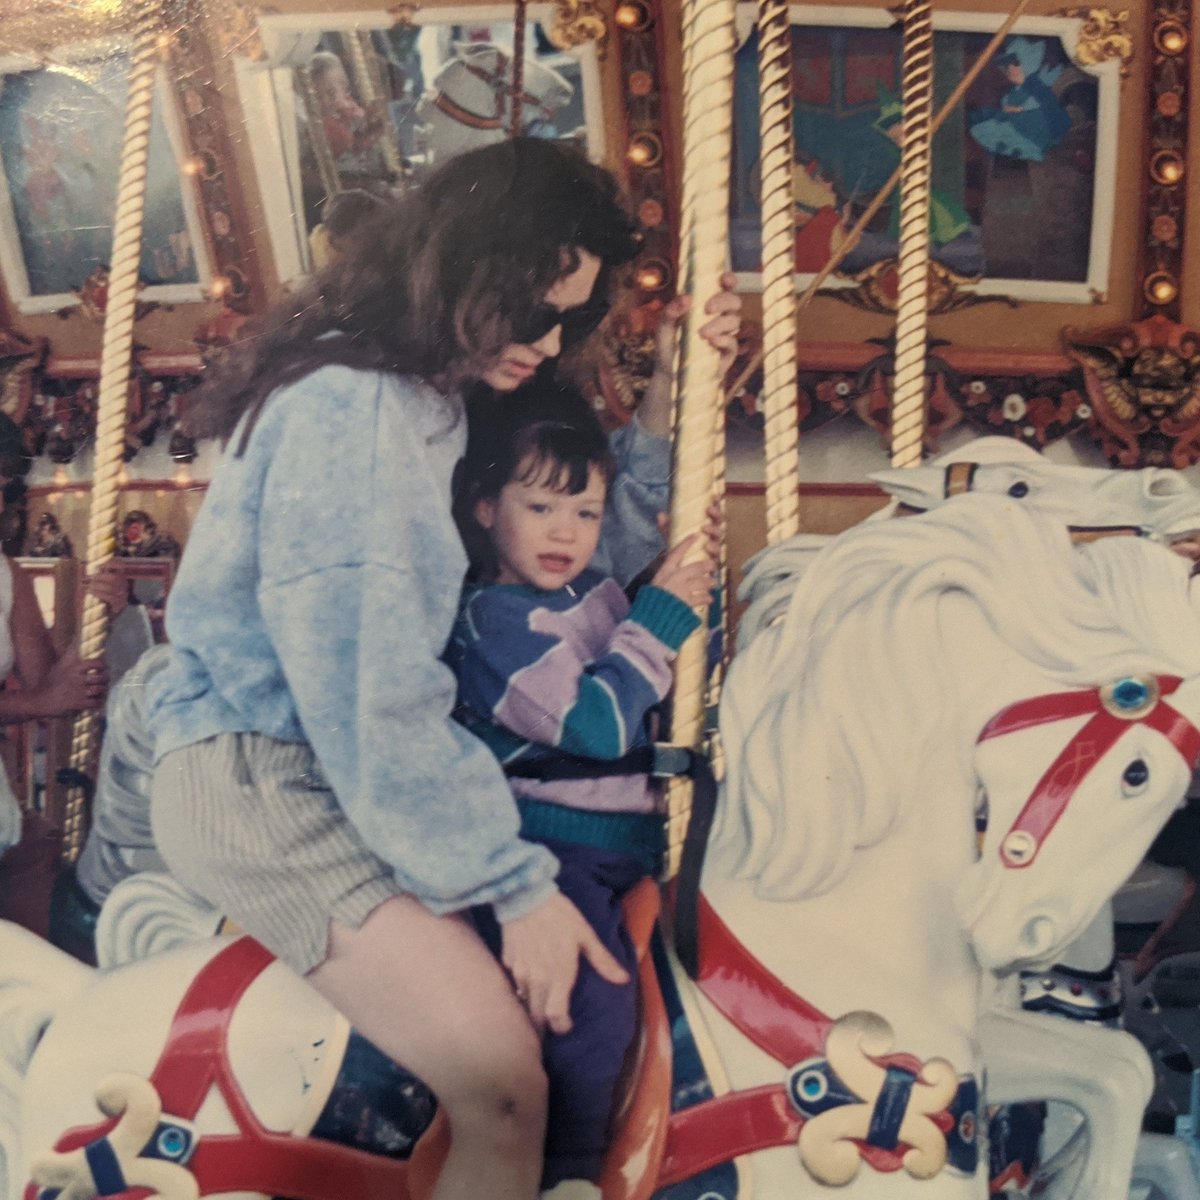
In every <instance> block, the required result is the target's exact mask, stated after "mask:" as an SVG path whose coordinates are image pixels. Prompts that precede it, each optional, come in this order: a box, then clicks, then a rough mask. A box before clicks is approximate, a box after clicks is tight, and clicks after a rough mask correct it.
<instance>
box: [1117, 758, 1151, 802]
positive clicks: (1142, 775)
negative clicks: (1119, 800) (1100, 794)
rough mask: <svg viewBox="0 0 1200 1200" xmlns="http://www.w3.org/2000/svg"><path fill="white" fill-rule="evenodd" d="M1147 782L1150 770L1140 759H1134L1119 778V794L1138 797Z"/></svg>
mask: <svg viewBox="0 0 1200 1200" xmlns="http://www.w3.org/2000/svg"><path fill="white" fill-rule="evenodd" d="M1149 782H1150V768H1149V767H1148V766H1146V764H1145V763H1144V762H1143V761H1142V760H1141V759H1140V758H1135V759H1134V760H1133V762H1131V763H1130V764H1129V766H1127V767H1126V768H1125V771H1124V774H1122V776H1121V792H1122V794H1124V795H1126V796H1137V795H1140V794H1141V793H1142V792H1144V791H1145V790H1146V785H1147V784H1148V783H1149Z"/></svg>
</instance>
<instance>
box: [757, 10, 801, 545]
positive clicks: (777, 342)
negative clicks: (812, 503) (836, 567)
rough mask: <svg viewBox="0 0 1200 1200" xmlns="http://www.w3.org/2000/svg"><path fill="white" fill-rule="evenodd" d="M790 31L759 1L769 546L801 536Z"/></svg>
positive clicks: (783, 15)
mask: <svg viewBox="0 0 1200 1200" xmlns="http://www.w3.org/2000/svg"><path fill="white" fill-rule="evenodd" d="M791 67H792V25H791V20H790V19H789V15H788V5H787V0H759V3H758V111H759V129H760V134H759V138H760V144H761V146H762V153H761V156H760V159H759V172H760V175H761V177H762V188H761V191H762V263H763V300H762V303H763V392H762V410H763V418H764V431H763V437H764V442H765V447H764V449H765V451H766V485H767V486H766V497H767V542H768V544H769V545H774V544H775V543H776V542H781V541H783V540H784V538H789V537H792V536H793V535H795V534H797V533H799V532H800V493H799V487H798V485H799V482H800V426H799V421H798V419H797V417H798V409H797V403H796V401H797V396H796V313H797V307H796V216H795V203H794V199H793V196H794V187H793V181H792V173H793V171H794V170H795V156H794V151H793V143H794V140H795V134H794V131H793V127H792V70H791Z"/></svg>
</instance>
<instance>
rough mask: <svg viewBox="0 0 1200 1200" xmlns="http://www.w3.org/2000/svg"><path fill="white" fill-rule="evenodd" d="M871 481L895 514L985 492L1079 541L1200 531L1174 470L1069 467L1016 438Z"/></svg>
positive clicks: (1198, 505)
mask: <svg viewBox="0 0 1200 1200" xmlns="http://www.w3.org/2000/svg"><path fill="white" fill-rule="evenodd" d="M870 478H871V479H872V480H873V481H874V482H875V483H877V484H879V486H880V487H882V488H883V490H884V491H885V492H887V493H888V495H890V496H892V497H893V498H894V499H895V500H896V501H897V502H898V507H899V511H900V512H913V511H919V512H926V511H928V510H929V509H931V508H936V507H937V506H938V505H939V504H943V503H944V502H945V501H947V500H950V499H952V498H953V497H955V496H958V495H962V494H963V493H965V492H982V493H985V494H987V495H992V496H1004V497H1007V498H1008V499H1009V500H1011V501H1013V502H1014V504H1017V505H1020V506H1022V507H1027V508H1036V509H1037V510H1038V511H1040V512H1044V513H1047V514H1048V515H1051V516H1056V517H1057V518H1058V519H1059V520H1061V521H1062V523H1063V524H1064V525H1066V526H1067V527H1068V528H1069V529H1070V530H1071V531H1072V534H1073V535H1074V537H1075V538H1076V540H1086V539H1087V538H1089V537H1091V536H1098V535H1100V534H1102V533H1103V532H1108V531H1114V530H1118V531H1126V532H1129V533H1137V534H1141V535H1142V536H1149V537H1154V538H1157V539H1159V540H1161V541H1166V542H1170V541H1173V540H1175V539H1176V538H1182V537H1184V536H1185V535H1186V534H1189V533H1192V532H1194V531H1195V530H1197V529H1200V491H1197V489H1196V488H1194V487H1193V486H1192V485H1191V484H1190V483H1188V481H1187V480H1186V479H1184V478H1183V476H1182V475H1180V473H1179V472H1178V471H1172V470H1168V469H1167V468H1165V467H1145V468H1143V469H1141V470H1138V471H1111V470H1107V469H1104V468H1100V467H1076V466H1068V465H1064V464H1061V463H1055V462H1051V461H1049V460H1048V459H1045V458H1043V457H1042V456H1041V455H1040V454H1038V453H1037V452H1036V451H1034V450H1032V449H1030V447H1028V446H1026V445H1025V444H1024V443H1022V442H1018V441H1016V440H1015V439H1014V438H1007V437H983V438H976V439H975V440H974V441H971V442H968V443H967V444H966V445H965V446H963V447H961V448H960V449H958V450H954V451H952V452H950V453H948V454H945V455H943V456H942V457H941V458H938V459H935V460H934V461H933V462H931V463H930V464H928V465H927V466H921V467H911V468H909V467H905V468H894V469H891V470H887V471H876V472H874V473H873V474H872V475H871V476H870Z"/></svg>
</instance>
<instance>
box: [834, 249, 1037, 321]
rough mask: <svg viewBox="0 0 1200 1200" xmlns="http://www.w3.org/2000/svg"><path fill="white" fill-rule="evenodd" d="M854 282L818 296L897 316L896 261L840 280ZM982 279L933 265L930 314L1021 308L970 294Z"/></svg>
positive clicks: (883, 262)
mask: <svg viewBox="0 0 1200 1200" xmlns="http://www.w3.org/2000/svg"><path fill="white" fill-rule="evenodd" d="M840 277H841V278H844V279H850V280H852V281H853V282H854V287H836V288H833V287H830V288H822V289H821V290H820V292H818V295H821V296H830V297H832V298H833V299H834V300H840V301H842V303H844V304H850V305H852V306H853V307H855V308H861V309H865V310H866V311H867V312H876V313H894V312H895V311H896V300H897V288H898V283H899V274H898V271H897V265H896V259H894V258H888V259H881V260H880V261H879V262H877V263H872V264H871V266H869V267H867V269H866V270H864V271H860V272H859V273H858V274H857V275H844V276H840ZM979 280H980V276H974V277H971V276H967V275H959V274H958V273H957V272H956V271H952V270H950V268H949V267H945V266H943V265H942V264H941V263H939V262H933V261H931V262H930V264H929V283H928V288H929V313H930V315H931V316H936V315H939V314H941V313H949V312H957V311H958V310H959V309H962V308H972V307H974V306H975V305H977V304H1007V305H1008V306H1009V307H1010V308H1019V307H1020V303H1021V302H1020V301H1019V300H1014V299H1013V298H1012V297H1011V296H992V295H987V294H980V293H977V292H969V291H967V290H965V285H967V284H972V283H978V282H979Z"/></svg>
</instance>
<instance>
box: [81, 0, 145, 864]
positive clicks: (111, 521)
mask: <svg viewBox="0 0 1200 1200" xmlns="http://www.w3.org/2000/svg"><path fill="white" fill-rule="evenodd" d="M161 36H162V31H161V26H160V23H159V8H158V4H157V3H156V2H155V0H145V3H144V4H143V5H142V7H141V10H140V11H139V13H138V16H137V19H136V23H135V25H134V31H133V49H132V52H131V54H130V60H131V68H130V76H129V96H128V99H127V100H126V103H125V138H124V142H123V143H122V148H121V168H120V173H119V176H118V182H117V204H116V215H115V217H114V219H113V249H112V258H111V263H110V267H109V283H108V304H107V306H106V308H105V313H104V336H103V342H102V346H101V351H100V388H99V392H100V394H99V400H98V407H97V413H96V457H95V467H94V469H93V475H92V498H91V509H90V511H89V514H88V536H87V571H88V572H89V573H91V574H94V573H95V572H96V570H97V569H98V568H100V567H102V566H103V565H104V564H105V563H106V562H108V561H109V560H110V559H111V558H112V557H113V552H114V550H115V549H116V536H115V532H114V530H115V526H116V517H117V483H118V476H119V473H120V470H121V464H122V461H123V451H124V448H125V437H124V434H125V406H126V401H127V399H128V396H129V376H130V366H131V359H132V353H133V324H134V320H135V319H136V315H137V296H138V288H139V279H138V275H139V268H140V265H141V257H142V215H143V212H144V208H145V192H146V186H145V185H146V165H147V161H148V159H149V157H150V117H151V113H152V112H153V108H154V79H155V72H156V70H157V67H158V59H159V52H160V38H161ZM107 636H108V612H107V609H106V608H105V606H104V604H103V603H101V601H99V600H97V599H96V597H95V596H92V595H85V596H84V598H83V618H82V631H81V635H80V648H79V652H80V656H81V657H82V658H85V659H87V658H96V657H98V656H99V655H100V654H101V653H103V651H104V643H105V640H106V638H107ZM97 727H98V714H97V713H95V712H82V713H80V714H79V715H78V716H77V717H76V718H75V723H74V728H73V730H72V734H71V756H70V765H71V767H72V768H73V769H74V770H76V771H78V772H82V773H83V774H85V775H86V774H89V773H90V772H89V768H90V767H91V764H92V761H93V758H94V752H95V750H96V748H97V741H98V739H97V737H96V730H97ZM85 804H86V798H85V795H84V792H83V789H82V788H80V787H71V788H69V789H68V791H67V796H66V803H65V807H64V815H63V852H62V854H63V860H64V861H65V862H68V863H73V862H74V861H75V860H76V859H77V858H78V857H79V852H80V850H81V849H82V848H83V837H84V833H85V828H84V826H85V820H86V813H85V812H84V808H85Z"/></svg>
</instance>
